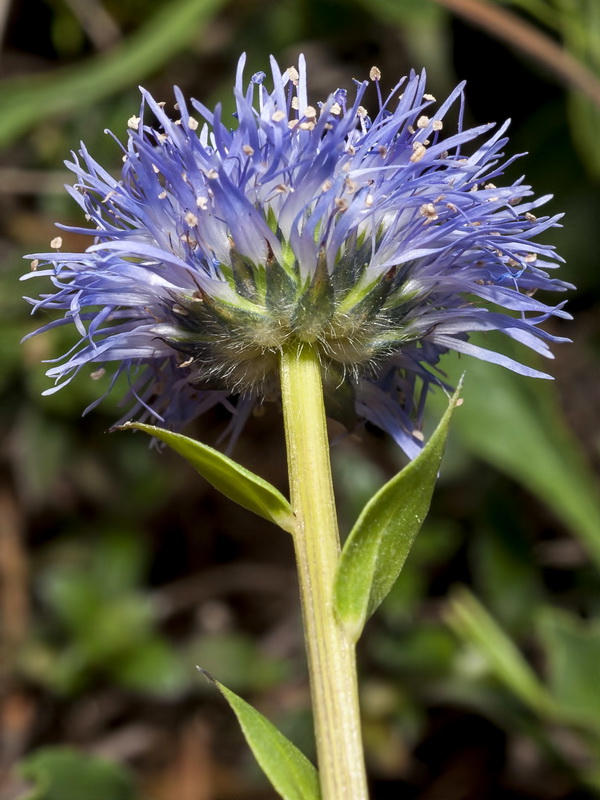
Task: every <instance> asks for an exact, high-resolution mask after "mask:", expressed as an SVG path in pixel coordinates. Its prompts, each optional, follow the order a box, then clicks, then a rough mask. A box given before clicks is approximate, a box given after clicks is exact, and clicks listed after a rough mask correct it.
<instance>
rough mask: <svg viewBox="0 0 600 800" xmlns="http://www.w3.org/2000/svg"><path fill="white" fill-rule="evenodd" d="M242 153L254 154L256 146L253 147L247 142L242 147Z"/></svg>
mask: <svg viewBox="0 0 600 800" xmlns="http://www.w3.org/2000/svg"><path fill="white" fill-rule="evenodd" d="M242 153H244V154H245V155H247V156H253V155H254V148H253V147H251V146H250V145H249V144H245V145H244V146H243V147H242Z"/></svg>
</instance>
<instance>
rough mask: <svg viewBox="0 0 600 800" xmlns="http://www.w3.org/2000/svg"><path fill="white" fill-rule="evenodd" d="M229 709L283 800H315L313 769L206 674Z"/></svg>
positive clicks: (316, 780)
mask: <svg viewBox="0 0 600 800" xmlns="http://www.w3.org/2000/svg"><path fill="white" fill-rule="evenodd" d="M204 674H205V675H206V676H207V678H208V679H209V680H211V681H212V682H213V683H214V684H215V686H216V687H217V688H218V689H219V691H220V692H221V694H222V695H223V697H224V698H225V699H226V700H227V702H228V703H229V705H230V706H231V708H232V710H233V712H234V714H235V715H236V717H237V718H238V722H239V723H240V726H241V728H242V731H243V733H244V736H245V737H246V741H247V742H248V744H249V746H250V749H251V750H252V752H253V753H254V757H255V758H256V760H257V762H258V764H259V766H260V768H261V769H262V771H263V772H264V773H265V775H266V776H267V778H268V779H269V780H270V781H271V784H272V785H273V787H274V788H275V790H276V791H277V792H278V793H279V794H280V795H281V797H283V798H284V800H319V798H320V797H321V790H320V787H319V776H318V773H317V770H316V769H315V768H314V766H313V765H312V764H311V763H310V761H309V760H308V759H307V758H306V756H305V755H304V754H303V753H301V752H300V750H298V748H297V747H296V746H295V745H293V744H292V743H291V742H290V740H289V739H286V737H285V736H284V735H283V734H282V733H281V732H280V731H278V730H277V728H276V727H275V726H274V725H273V724H272V723H271V722H269V720H268V719H266V717H263V715H262V714H261V713H259V712H258V711H257V710H256V709H255V708H252V706H251V705H250V704H249V703H246V701H245V700H242V698H241V697H238V695H237V694H235V693H234V692H232V691H231V690H230V689H227V688H226V687H225V686H223V684H222V683H219V681H216V680H215V679H214V678H212V677H211V676H210V675H208V674H207V673H204Z"/></svg>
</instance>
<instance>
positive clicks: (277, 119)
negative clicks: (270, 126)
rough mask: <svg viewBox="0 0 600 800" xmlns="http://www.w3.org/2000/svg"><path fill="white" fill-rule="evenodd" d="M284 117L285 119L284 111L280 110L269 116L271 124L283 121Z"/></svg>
mask: <svg viewBox="0 0 600 800" xmlns="http://www.w3.org/2000/svg"><path fill="white" fill-rule="evenodd" d="M285 117H286V114H285V111H282V110H281V109H280V108H278V109H277V111H274V112H273V113H272V114H271V120H272V121H273V122H281V121H282V120H283V119H285Z"/></svg>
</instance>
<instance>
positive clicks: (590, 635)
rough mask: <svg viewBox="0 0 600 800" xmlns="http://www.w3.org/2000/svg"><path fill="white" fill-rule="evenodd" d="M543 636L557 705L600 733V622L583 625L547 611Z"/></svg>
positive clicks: (558, 612)
mask: <svg viewBox="0 0 600 800" xmlns="http://www.w3.org/2000/svg"><path fill="white" fill-rule="evenodd" d="M539 633H540V635H541V638H542V641H543V643H544V645H545V652H546V658H547V664H548V681H549V686H550V691H551V693H552V697H553V700H554V702H555V703H556V704H557V705H558V706H559V707H560V708H561V709H564V711H565V713H566V714H567V715H570V716H575V717H577V718H581V720H582V721H585V722H587V723H588V724H590V725H592V726H594V727H595V728H596V731H600V692H599V691H598V666H599V665H600V620H598V619H596V620H595V621H593V622H589V623H585V624H584V623H583V622H582V621H580V620H579V619H576V618H575V617H573V616H572V615H571V614H568V613H567V612H566V611H562V610H560V609H556V608H547V609H545V610H544V612H543V614H542V616H541V619H540V628H539Z"/></svg>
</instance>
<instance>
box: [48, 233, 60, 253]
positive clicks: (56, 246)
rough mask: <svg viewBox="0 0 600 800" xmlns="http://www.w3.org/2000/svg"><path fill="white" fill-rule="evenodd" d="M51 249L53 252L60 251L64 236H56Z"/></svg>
mask: <svg viewBox="0 0 600 800" xmlns="http://www.w3.org/2000/svg"><path fill="white" fill-rule="evenodd" d="M50 247H51V248H52V249H53V250H58V249H59V248H61V247H62V236H55V237H54V239H52V241H51V242H50Z"/></svg>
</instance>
